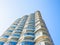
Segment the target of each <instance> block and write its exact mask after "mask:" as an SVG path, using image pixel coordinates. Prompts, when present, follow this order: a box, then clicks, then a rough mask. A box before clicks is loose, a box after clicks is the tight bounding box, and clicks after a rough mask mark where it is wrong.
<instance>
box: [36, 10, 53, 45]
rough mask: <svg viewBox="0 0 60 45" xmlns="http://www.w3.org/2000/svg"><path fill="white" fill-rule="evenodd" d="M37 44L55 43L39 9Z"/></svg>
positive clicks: (37, 13) (50, 44)
mask: <svg viewBox="0 0 60 45" xmlns="http://www.w3.org/2000/svg"><path fill="white" fill-rule="evenodd" d="M35 42H36V43H35V45H53V44H52V42H51V38H50V35H49V33H48V30H47V28H46V25H45V23H44V21H43V19H42V17H41V14H40V12H39V11H37V12H35Z"/></svg>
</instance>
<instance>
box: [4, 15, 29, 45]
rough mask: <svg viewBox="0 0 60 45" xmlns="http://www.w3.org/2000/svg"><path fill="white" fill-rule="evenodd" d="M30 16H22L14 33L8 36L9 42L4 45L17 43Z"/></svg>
mask: <svg viewBox="0 0 60 45" xmlns="http://www.w3.org/2000/svg"><path fill="white" fill-rule="evenodd" d="M27 17H28V16H24V17H22V18H21V20H20V22H19V23H18V25H17V27H16V28H15V30H14V31H13V32H12V35H11V36H10V37H9V38H8V40H7V42H6V43H5V44H4V45H16V44H17V42H18V40H19V38H20V35H21V32H22V30H23V27H24V25H25V22H26V19H27Z"/></svg>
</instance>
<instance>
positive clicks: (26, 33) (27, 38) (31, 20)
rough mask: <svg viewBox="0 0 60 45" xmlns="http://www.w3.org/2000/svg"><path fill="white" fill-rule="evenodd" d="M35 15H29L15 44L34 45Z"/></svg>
mask: <svg viewBox="0 0 60 45" xmlns="http://www.w3.org/2000/svg"><path fill="white" fill-rule="evenodd" d="M34 30H35V15H34V14H31V15H29V17H28V19H27V21H26V24H25V26H24V29H23V31H22V34H21V37H20V39H19V42H18V44H17V45H34Z"/></svg>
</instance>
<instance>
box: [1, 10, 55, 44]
mask: <svg viewBox="0 0 60 45" xmlns="http://www.w3.org/2000/svg"><path fill="white" fill-rule="evenodd" d="M0 45H54V44H53V41H52V39H51V36H50V34H49V32H48V29H47V27H46V25H45V23H44V20H43V19H42V16H41V13H40V11H36V12H35V13H32V14H30V15H25V16H23V17H22V18H18V19H16V21H15V22H14V23H13V24H12V25H11V26H10V27H9V28H8V29H7V30H6V31H5V32H4V34H2V35H1V37H0Z"/></svg>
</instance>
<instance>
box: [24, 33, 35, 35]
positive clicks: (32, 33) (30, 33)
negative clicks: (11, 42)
mask: <svg viewBox="0 0 60 45" xmlns="http://www.w3.org/2000/svg"><path fill="white" fill-rule="evenodd" d="M25 35H34V33H25Z"/></svg>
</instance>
